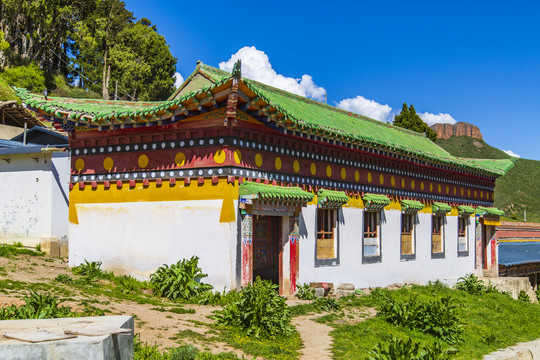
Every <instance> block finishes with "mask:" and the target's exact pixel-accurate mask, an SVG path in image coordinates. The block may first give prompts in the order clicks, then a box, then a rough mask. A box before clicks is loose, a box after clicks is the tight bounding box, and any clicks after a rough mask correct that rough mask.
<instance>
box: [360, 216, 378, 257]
mask: <svg viewBox="0 0 540 360" xmlns="http://www.w3.org/2000/svg"><path fill="white" fill-rule="evenodd" d="M380 214H381V212H380V211H364V233H363V238H362V241H363V243H362V261H363V262H379V261H381V228H380Z"/></svg>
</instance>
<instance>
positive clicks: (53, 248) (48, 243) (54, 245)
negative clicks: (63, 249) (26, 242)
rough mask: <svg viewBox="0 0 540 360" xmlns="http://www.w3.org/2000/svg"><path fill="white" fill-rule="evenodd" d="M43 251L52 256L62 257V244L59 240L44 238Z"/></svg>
mask: <svg viewBox="0 0 540 360" xmlns="http://www.w3.org/2000/svg"><path fill="white" fill-rule="evenodd" d="M41 251H43V252H44V253H46V254H47V255H50V256H60V242H59V241H58V238H55V237H50V238H46V237H45V238H42V239H41Z"/></svg>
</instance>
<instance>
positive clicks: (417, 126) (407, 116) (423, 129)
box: [394, 103, 437, 141]
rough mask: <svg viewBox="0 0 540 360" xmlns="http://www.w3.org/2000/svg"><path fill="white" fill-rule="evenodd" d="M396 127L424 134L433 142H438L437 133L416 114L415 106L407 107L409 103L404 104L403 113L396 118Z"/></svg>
mask: <svg viewBox="0 0 540 360" xmlns="http://www.w3.org/2000/svg"><path fill="white" fill-rule="evenodd" d="M394 125H395V126H399V127H402V128H404V129H409V130H412V131H416V132H419V133H424V134H426V136H427V137H428V138H429V139H430V140H431V141H435V140H437V134H436V133H435V131H433V130H432V129H431V128H430V127H429V126H428V125H427V124H426V123H425V122H424V120H422V118H421V117H420V116H419V115H418V114H417V113H416V110H415V108H414V106H413V105H411V106H409V107H407V103H403V107H402V108H401V112H400V113H399V114H398V115H396V116H395V117H394Z"/></svg>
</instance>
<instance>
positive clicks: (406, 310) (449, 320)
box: [380, 295, 463, 344]
mask: <svg viewBox="0 0 540 360" xmlns="http://www.w3.org/2000/svg"><path fill="white" fill-rule="evenodd" d="M383 296H384V301H383V304H382V306H381V309H380V313H381V314H382V315H384V316H386V320H387V321H388V322H390V323H391V324H394V325H399V326H404V327H407V328H410V329H416V330H419V331H421V332H424V333H427V334H431V335H433V336H436V337H438V338H440V339H442V340H444V341H446V342H448V343H450V344H453V343H456V342H458V341H459V340H460V337H461V333H462V332H463V326H462V324H461V321H460V320H459V318H458V316H457V312H456V306H455V305H454V304H453V303H452V302H453V301H452V299H451V298H449V297H443V298H441V299H439V300H430V301H427V302H426V301H421V300H420V299H418V297H417V296H412V297H409V298H408V299H407V300H406V301H403V302H398V301H396V300H394V299H393V298H391V297H390V296H388V295H383Z"/></svg>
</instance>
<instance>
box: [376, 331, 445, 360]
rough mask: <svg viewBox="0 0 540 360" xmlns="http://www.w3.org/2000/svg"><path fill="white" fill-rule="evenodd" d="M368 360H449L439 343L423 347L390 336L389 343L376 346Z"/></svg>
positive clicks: (410, 340) (409, 339) (413, 342)
mask: <svg viewBox="0 0 540 360" xmlns="http://www.w3.org/2000/svg"><path fill="white" fill-rule="evenodd" d="M369 359H370V360H394V359H404V360H447V359H450V354H449V353H448V351H447V350H445V349H443V348H442V346H441V345H440V344H439V343H437V342H436V343H434V344H433V345H432V346H429V347H423V346H421V345H420V343H417V342H415V341H412V339H411V338H410V337H409V338H408V340H401V339H399V338H396V337H395V336H392V339H391V340H390V343H389V344H388V345H385V344H380V343H379V344H377V345H375V347H374V348H373V349H372V350H371V351H370V352H369Z"/></svg>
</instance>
